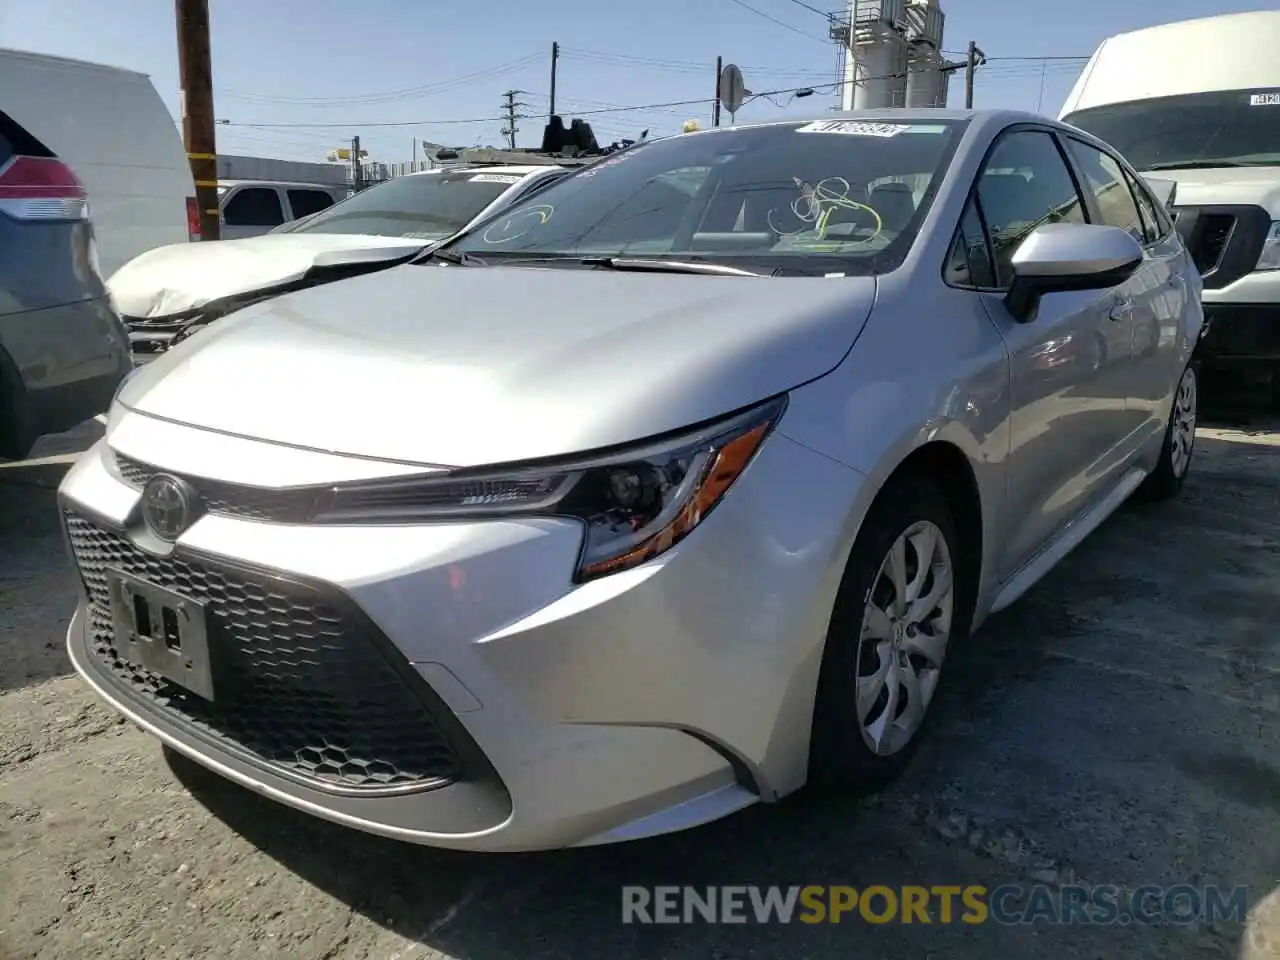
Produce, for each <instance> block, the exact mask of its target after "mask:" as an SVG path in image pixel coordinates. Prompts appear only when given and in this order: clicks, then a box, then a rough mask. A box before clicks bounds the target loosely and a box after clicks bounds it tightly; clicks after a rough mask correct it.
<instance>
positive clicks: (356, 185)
mask: <svg viewBox="0 0 1280 960" xmlns="http://www.w3.org/2000/svg"><path fill="white" fill-rule="evenodd" d="M351 189H352V190H354V191H355V192H356V193H359V192H360V191H361V190H363V189H364V164H362V163H361V162H360V138H359V137H352V138H351Z"/></svg>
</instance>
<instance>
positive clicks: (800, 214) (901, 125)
mask: <svg viewBox="0 0 1280 960" xmlns="http://www.w3.org/2000/svg"><path fill="white" fill-rule="evenodd" d="M961 129H962V125H961V124H957V123H953V122H946V121H931V122H929V123H921V122H915V121H903V122H893V123H882V122H866V121H851V120H826V121H819V122H817V123H799V122H795V123H779V124H771V125H768V126H762V127H748V128H746V129H740V130H713V131H706V132H702V133H694V134H688V135H685V136H677V137H672V138H670V139H668V140H660V141H655V142H653V143H650V144H646V145H645V146H644V147H643V148H639V149H634V150H628V151H626V152H624V153H621V154H619V155H618V156H617V157H614V158H610V159H607V160H604V161H601V162H600V163H598V164H597V165H595V166H592V167H589V168H587V169H585V170H583V171H581V172H579V173H577V174H576V175H574V176H572V177H568V178H566V179H564V180H562V181H561V182H559V183H556V184H554V185H552V186H550V187H548V188H547V189H545V190H542V191H540V192H539V193H538V194H537V196H536V197H532V198H530V199H529V200H527V201H524V202H521V203H518V204H516V205H514V206H513V207H512V208H511V209H510V210H507V211H504V212H503V213H501V214H499V215H498V216H497V217H496V218H491V219H490V220H489V221H488V222H486V223H483V224H480V225H478V226H477V228H476V229H475V230H473V231H472V232H471V233H469V234H467V235H465V236H463V237H460V238H459V239H458V240H456V241H455V242H454V243H452V244H450V249H451V250H452V251H453V252H454V253H468V254H474V255H476V256H478V257H480V258H482V259H483V260H486V261H500V260H501V259H504V258H511V259H520V258H534V259H537V258H550V259H557V258H564V259H569V258H583V257H634V258H658V259H673V260H694V261H707V262H713V263H721V264H725V265H728V266H735V267H741V268H744V269H750V270H753V271H756V272H763V273H777V274H793V275H794V274H800V275H812V274H815V273H816V274H821V273H831V272H836V273H859V274H870V273H884V272H887V271H889V270H892V269H894V268H895V267H897V266H898V265H899V264H900V263H901V262H902V260H903V258H904V257H905V256H906V253H907V251H908V250H909V249H910V247H911V242H912V240H913V239H914V238H915V235H916V233H917V232H918V230H919V225H920V222H921V220H922V219H923V217H924V214H925V212H926V210H927V208H928V205H929V203H930V201H931V200H932V198H933V194H934V192H935V190H936V187H937V184H938V182H939V180H940V178H941V174H942V172H943V171H944V170H945V169H946V166H947V164H948V162H949V161H950V158H951V154H952V153H953V152H954V149H955V142H956V139H957V138H958V136H959V134H960V131H961Z"/></svg>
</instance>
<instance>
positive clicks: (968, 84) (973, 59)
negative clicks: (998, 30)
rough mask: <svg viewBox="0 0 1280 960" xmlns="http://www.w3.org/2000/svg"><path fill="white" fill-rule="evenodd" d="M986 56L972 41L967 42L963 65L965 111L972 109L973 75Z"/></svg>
mask: <svg viewBox="0 0 1280 960" xmlns="http://www.w3.org/2000/svg"><path fill="white" fill-rule="evenodd" d="M986 59H987V55H986V54H985V53H983V52H982V51H981V50H979V49H978V45H977V44H976V43H974V42H973V41H972V40H970V41H969V55H968V57H966V58H965V64H964V106H965V109H966V110H972V109H973V75H974V73H975V72H976V71H977V69H978V67H980V66H981V65H982V64H983V63H985V62H986Z"/></svg>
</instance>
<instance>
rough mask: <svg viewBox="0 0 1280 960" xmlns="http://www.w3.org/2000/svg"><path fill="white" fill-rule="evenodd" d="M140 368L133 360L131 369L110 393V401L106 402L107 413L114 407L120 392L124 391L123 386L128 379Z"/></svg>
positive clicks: (134, 375)
mask: <svg viewBox="0 0 1280 960" xmlns="http://www.w3.org/2000/svg"><path fill="white" fill-rule="evenodd" d="M141 370H142V368H141V367H140V366H138V363H137V361H133V369H132V370H130V371H129V372H128V373H126V374H125V375H124V378H123V379H122V380H121V381H120V384H119V386H117V387H116V392H115V393H113V394H112V395H111V402H110V403H109V404H107V412H108V413H110V412H111V408H112V407H114V406H115V405H116V402H117V401H118V400H119V399H120V394H122V393H123V392H124V388H125V387H127V386H128V385H129V381H130V380H132V379H133V378H134V377H136V376H137V375H138V373H139V371H141Z"/></svg>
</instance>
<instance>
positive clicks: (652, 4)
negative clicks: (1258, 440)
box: [0, 0, 1269, 161]
mask: <svg viewBox="0 0 1280 960" xmlns="http://www.w3.org/2000/svg"><path fill="white" fill-rule="evenodd" d="M808 2H809V3H810V5H812V6H814V7H817V8H818V9H820V10H825V9H829V8H830V9H837V8H838V7H839V3H838V2H832V0H808ZM744 4H745V5H749V6H750V7H752V8H754V9H755V11H758V12H753V11H752V10H750V9H747V8H746V6H744ZM942 4H943V10H944V11H945V13H946V15H947V23H946V36H945V46H946V47H947V48H948V50H950V51H962V50H963V49H964V48H965V46H966V44H967V43H968V41H969V40H970V39H973V40H976V41H977V43H978V45H979V46H980V47H981V48H982V49H983V50H984V51H985V52H986V54H987V56H988V57H990V58H992V61H991V62H990V63H989V64H988V65H986V66H985V67H983V68H982V69H981V70H980V72H979V74H978V80H977V84H976V96H975V101H976V105H977V106H983V107H1013V108H1018V109H1029V110H1036V109H1040V110H1042V111H1043V112H1046V113H1053V112H1056V110H1057V108H1058V107H1059V105H1060V104H1061V103H1062V100H1063V98H1064V97H1065V95H1066V94H1067V92H1068V91H1069V89H1070V87H1071V84H1072V82H1073V80H1074V79H1075V77H1076V75H1077V73H1078V71H1079V68H1080V65H1081V63H1082V61H1076V62H1073V61H1070V60H1058V61H1044V62H1037V61H1034V60H1016V59H995V58H1019V57H1026V58H1034V57H1085V56H1088V55H1089V54H1090V53H1092V51H1093V49H1094V47H1095V46H1096V45H1097V44H1098V42H1099V41H1101V40H1102V39H1103V38H1104V37H1106V36H1108V35H1110V34H1112V33H1118V32H1121V31H1124V30H1132V29H1136V28H1139V27H1145V26H1151V25H1154V24H1158V23H1165V22H1168V21H1171V20H1182V19H1187V18H1191V17H1197V16H1210V15H1212V14H1217V13H1228V12H1235V11H1243V10H1253V9H1265V8H1267V7H1268V6H1269V4H1268V3H1267V2H1266V0H1159V2H1157V0H1119V2H1117V0H1066V2H1064V0H1021V2H1016V0H949V2H948V0H942ZM210 16H211V20H212V32H213V81H214V88H215V102H216V111H217V115H218V117H219V118H224V119H227V120H229V121H232V122H233V124H235V125H231V126H219V128H218V138H219V141H218V147H219V150H220V152H223V153H243V154H251V155H258V156H278V157H284V158H288V159H295V160H319V159H322V158H323V156H324V153H325V152H326V151H327V150H329V149H332V148H333V147H337V146H341V145H344V144H345V143H346V142H348V141H349V138H350V137H351V135H352V134H359V135H360V137H361V140H362V145H363V146H364V147H365V148H366V149H369V150H370V151H371V153H372V154H373V159H377V160H384V161H400V160H407V159H409V158H410V155H411V152H412V150H413V143H414V138H415V137H416V138H418V139H419V140H422V139H425V140H432V141H435V142H438V143H445V144H450V145H470V144H477V143H484V144H496V143H500V142H501V136H500V133H499V131H500V129H501V126H502V125H501V123H500V122H498V121H496V120H484V119H481V120H480V122H459V123H444V122H440V121H447V120H463V121H467V120H472V119H474V118H494V117H497V116H498V113H499V105H500V103H501V100H502V93H503V92H504V91H505V90H508V89H513V88H514V89H519V90H522V91H527V92H526V93H522V94H521V95H520V97H519V99H520V100H521V101H523V102H524V103H525V104H527V106H526V107H525V108H523V112H525V113H527V114H530V118H529V119H526V120H524V121H522V122H521V123H520V133H519V134H518V136H517V141H518V143H519V144H520V145H522V146H529V145H535V144H536V142H537V141H538V139H539V138H540V136H541V129H542V123H543V122H544V120H545V114H546V110H547V92H548V90H547V88H548V75H549V61H550V49H551V43H552V41H553V40H554V41H558V42H559V43H560V46H561V49H562V58H561V62H560V75H559V83H558V91H557V96H558V100H559V104H558V105H559V107H560V111H559V112H561V113H563V114H565V115H572V114H573V113H575V112H576V113H585V112H586V111H592V110H596V111H599V110H605V109H608V108H610V107H615V106H619V105H622V106H628V105H634V104H654V103H667V102H671V101H683V100H696V99H702V98H707V97H709V96H711V95H712V94H713V93H714V72H715V59H716V56H717V55H720V56H723V57H724V58H725V60H726V62H728V61H733V62H736V63H738V64H739V65H740V66H742V67H743V72H744V74H745V77H746V82H747V86H748V88H750V89H751V90H754V91H763V90H781V89H786V88H793V87H800V86H804V85H807V84H820V83H824V82H826V83H830V82H832V81H834V80H835V78H836V64H837V54H836V48H835V46H834V45H833V44H832V43H831V42H829V41H828V40H826V38H825V34H826V23H825V21H824V20H823V18H822V17H820V16H818V15H817V14H816V13H814V12H812V11H810V10H807V9H805V6H804V5H803V4H801V3H799V2H797V0H643V2H640V3H619V2H596V3H587V2H585V0H543V2H541V3H532V2H529V0H482V2H466V0H463V2H448V0H363V2H361V3H351V2H350V0H344V2H337V0H257V2H253V0H210ZM770 18H772V19H770ZM775 21H780V23H779V22H775ZM0 46H4V47H13V48H17V49H25V50H35V51H39V52H44V53H52V54H58V55H61V56H68V57H76V58H79V59H85V60H94V61H98V62H102V63H110V64H115V65H118V66H123V67H129V68H132V69H135V70H141V71H143V72H145V73H148V74H150V75H151V78H152V80H153V82H154V83H155V85H156V88H157V89H158V90H159V91H160V94H161V96H162V97H163V98H164V100H165V102H166V103H167V104H168V105H169V108H170V110H171V111H172V112H173V113H174V114H175V115H176V114H177V110H178V67H177V53H176V40H175V27H174V5H173V0H113V2H110V3H103V2H102V0H34V2H33V0H0ZM1205 54H1206V56H1213V55H1215V52H1214V51H1206V52H1205ZM1217 55H1220V56H1227V55H1229V53H1228V52H1227V51H1220V52H1217ZM962 98H963V82H962V78H960V77H957V78H955V79H954V80H953V82H952V86H951V102H952V104H953V105H954V104H957V103H960V102H963V101H962ZM775 99H776V101H777V103H774V102H769V101H767V100H757V101H755V102H754V103H751V104H750V105H748V106H746V107H744V108H743V109H742V111H740V112H739V114H738V119H739V120H746V119H748V118H750V119H765V118H777V117H781V116H785V115H787V114H788V113H790V114H795V113H809V112H817V111H821V110H823V109H825V108H827V107H828V106H830V105H831V104H832V103H834V99H833V96H832V95H829V94H827V93H826V92H825V91H823V92H822V93H821V94H820V95H818V96H814V97H811V98H807V99H804V100H800V101H796V102H792V103H788V102H787V99H788V98H787V97H786V96H779V97H777V98H775ZM690 117H696V118H698V119H699V120H700V121H701V122H702V123H703V124H704V125H707V124H708V122H709V117H710V107H709V106H708V105H701V104H700V105H691V106H673V107H669V108H662V109H659V108H653V109H648V110H631V111H616V112H606V113H595V114H592V115H590V116H587V117H586V119H588V120H589V121H590V122H591V123H592V126H593V127H595V129H596V131H597V135H598V137H599V139H600V140H601V141H602V142H603V141H606V140H607V139H613V138H615V137H620V136H634V135H636V134H638V133H639V132H640V130H641V129H643V128H645V127H648V128H650V129H651V130H652V131H653V134H654V135H657V134H659V133H671V132H675V131H677V130H678V129H679V125H680V123H681V121H683V120H685V119H687V118H690ZM433 121H434V122H433ZM378 123H383V124H399V125H384V126H377V125H376V124H378ZM241 124H263V125H264V126H261V127H253V126H242V125H241ZM268 124H289V125H290V126H266V125H268ZM304 124H311V125H312V126H304ZM325 124H333V125H335V126H329V127H326V126H324V125H325ZM338 124H351V125H349V126H337V125H338ZM294 125H297V126H294Z"/></svg>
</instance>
